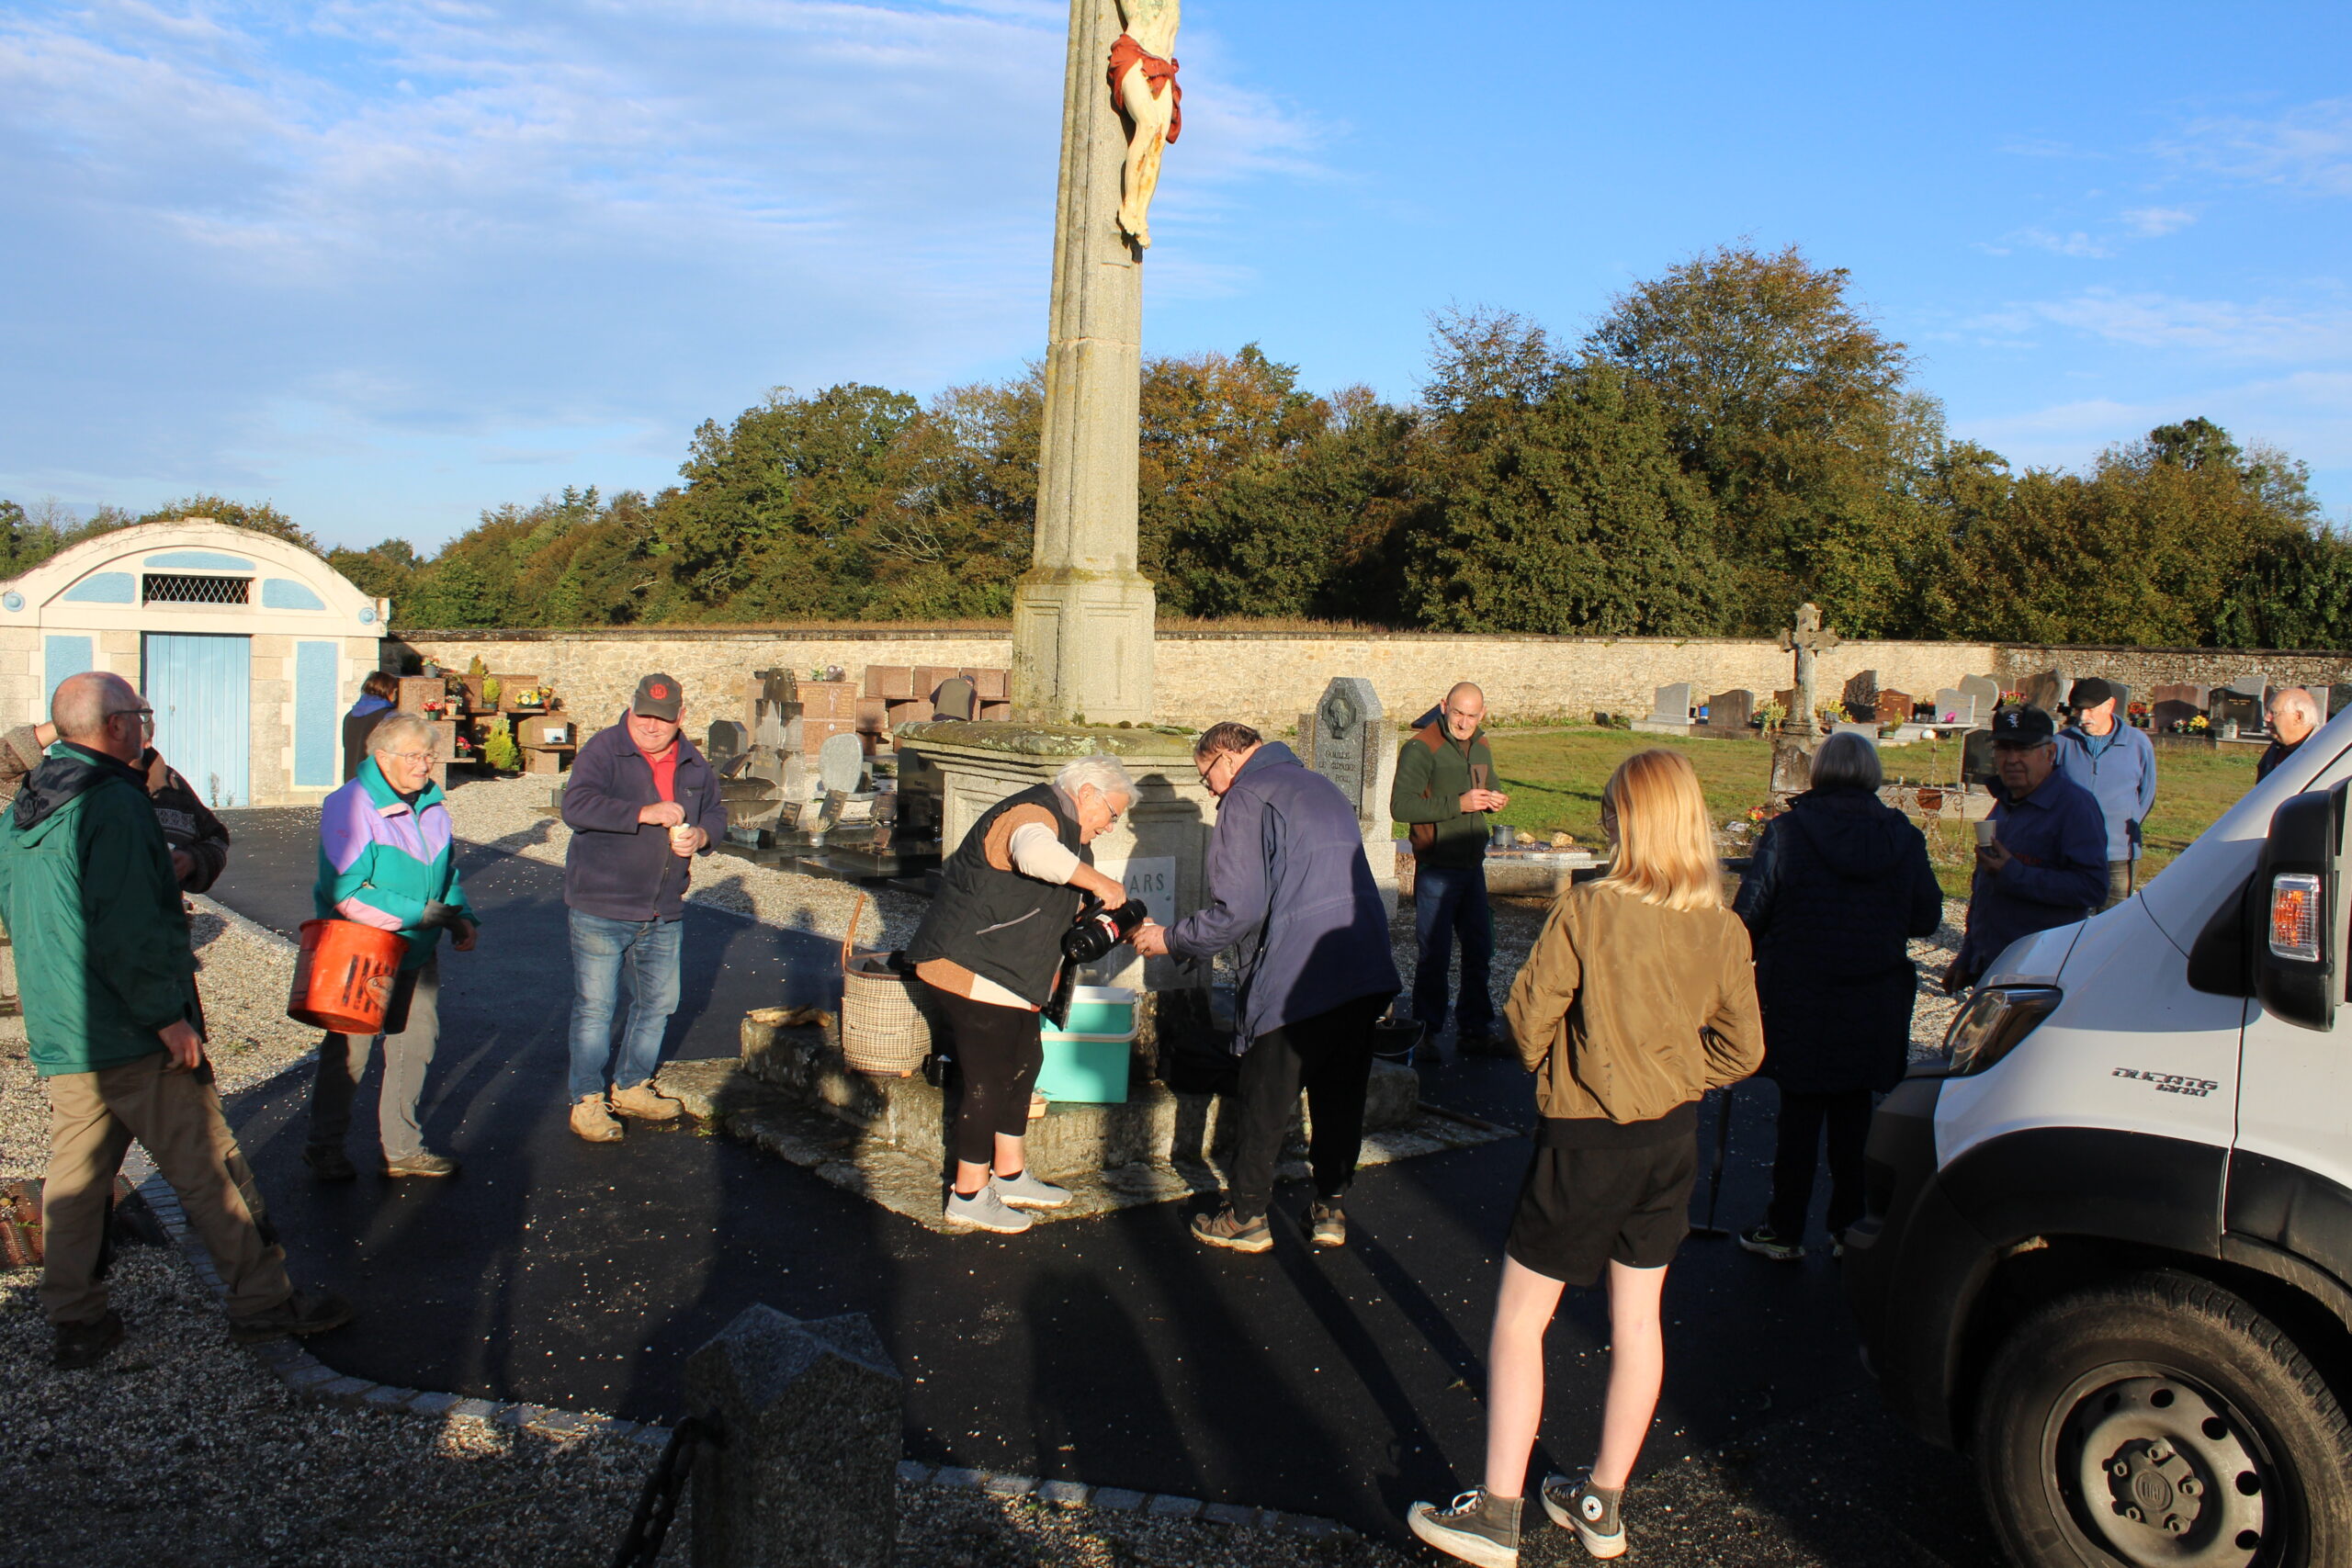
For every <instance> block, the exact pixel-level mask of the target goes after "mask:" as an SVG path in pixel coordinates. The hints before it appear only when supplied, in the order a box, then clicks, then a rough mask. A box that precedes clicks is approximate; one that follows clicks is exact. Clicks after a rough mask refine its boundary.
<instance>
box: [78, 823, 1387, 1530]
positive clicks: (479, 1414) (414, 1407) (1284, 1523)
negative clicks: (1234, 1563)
mask: <svg viewBox="0 0 2352 1568" xmlns="http://www.w3.org/2000/svg"><path fill="white" fill-rule="evenodd" d="M507 853H511V852H507ZM515 858H516V859H529V858H531V857H528V856H520V855H518V856H515ZM194 902H195V903H196V904H197V906H198V908H201V909H203V910H204V911H205V912H206V913H208V914H211V915H215V916H218V917H219V918H220V919H222V920H224V921H226V922H227V923H229V924H230V925H232V926H234V927H236V928H238V929H239V930H240V931H243V932H245V933H247V934H250V935H252V936H254V937H255V938H256V939H258V940H260V941H263V942H270V943H274V944H276V945H277V946H281V947H285V948H288V949H292V948H294V947H295V945H296V944H295V943H294V942H293V941H292V940H290V939H289V938H288V937H286V936H284V935H282V934H280V933H279V932H277V931H271V930H269V929H268V928H267V927H266V926H262V925H259V924H256V923H255V922H254V921H253V920H250V919H246V918H245V917H244V916H243V915H240V914H238V913H237V912H236V911H235V910H233V909H231V908H227V907H226V906H224V905H222V904H220V903H219V902H217V901H215V900H213V899H211V898H206V897H196V898H195V899H194ZM711 908H714V909H718V912H720V913H725V914H741V911H739V910H733V909H727V908H724V907H722V906H716V905H714V906H711ZM742 918H744V919H750V920H752V921H753V922H755V923H756V922H757V921H758V917H757V916H755V915H743V916H742ZM317 1059H318V1053H317V1051H315V1050H312V1051H307V1052H305V1053H303V1055H300V1056H299V1057H297V1058H295V1059H294V1060H292V1061H290V1062H288V1064H287V1065H286V1066H285V1067H283V1068H281V1069H280V1070H279V1074H278V1076H283V1075H284V1074H285V1073H286V1072H290V1071H293V1070H295V1069H296V1068H299V1067H300V1066H304V1065H305V1064H307V1063H311V1062H315V1061H316V1060H317ZM121 1170H122V1174H123V1175H124V1176H125V1177H126V1178H128V1179H130V1182H131V1184H132V1185H133V1186H134V1187H136V1188H137V1189H138V1190H139V1195H140V1196H141V1198H142V1199H144V1200H145V1201H146V1203H147V1207H148V1208H149V1210H151V1211H152V1212H153V1213H154V1215H155V1218H156V1219H157V1221H159V1222H160V1223H161V1224H162V1225H163V1227H164V1234H165V1235H168V1236H170V1237H171V1239H172V1242H173V1244H174V1245H175V1247H178V1249H179V1252H180V1255H181V1256H182V1257H183V1258H186V1259H187V1263H188V1266H189V1269H190V1271H191V1272H192V1273H193V1274H194V1275H195V1276H196V1279H197V1280H198V1282H199V1283H201V1284H202V1285H203V1286H204V1287H205V1288H206V1289H207V1290H208V1291H209V1292H211V1293H212V1294H213V1295H214V1296H217V1297H225V1296H227V1295H228V1293H229V1289H228V1286H227V1285H226V1284H225V1283H223V1282H222V1280H221V1279H220V1270H219V1269H216V1268H215V1267H214V1266H213V1263H212V1258H211V1255H210V1254H209V1253H208V1252H206V1250H205V1248H204V1244H203V1242H202V1241H200V1240H199V1239H198V1237H197V1235H195V1233H194V1232H193V1231H191V1230H190V1229H189V1228H188V1224H187V1213H186V1211H185V1210H183V1209H182V1208H181V1207H180V1201H179V1194H177V1193H176V1192H175V1191H173V1190H172V1187H171V1184H170V1183H169V1182H167V1181H165V1180H164V1176H163V1173H162V1172H161V1171H159V1170H157V1169H156V1168H155V1165H154V1162H153V1160H152V1159H150V1158H148V1156H147V1151H146V1150H145V1149H143V1148H141V1147H140V1146H139V1145H136V1144H133V1145H131V1146H130V1148H129V1149H128V1150H126V1151H125V1152H124V1155H123V1159H122V1166H121ZM243 1349H244V1351H245V1353H246V1354H247V1355H248V1356H250V1357H251V1358H252V1359H253V1360H254V1363H255V1364H256V1365H257V1366H259V1367H260V1368H262V1369H263V1370H264V1371H267V1372H268V1373H269V1374H270V1375H271V1376H273V1377H275V1378H276V1379H277V1382H279V1384H280V1385H282V1386H283V1387H284V1388H285V1389H286V1391H287V1392H288V1393H292V1394H296V1395H300V1396H303V1397H306V1398H311V1399H315V1400H317V1401H319V1402H320V1403H322V1404H339V1405H343V1406H345V1407H348V1408H355V1409H372V1410H381V1411H386V1412H390V1413H399V1414H405V1415H413V1416H439V1417H441V1418H443V1419H445V1420H473V1421H482V1422H488V1423H491V1424H492V1425H496V1426H502V1427H508V1428H510V1429H512V1430H514V1431H516V1432H525V1431H527V1432H530V1433H532V1434H533V1435H535V1436H537V1437H542V1438H548V1439H549V1440H551V1441H556V1442H575V1441H587V1440H594V1439H596V1438H607V1439H610V1440H612V1441H615V1442H629V1443H637V1444H640V1445H642V1446H644V1447H646V1448H649V1449H656V1450H658V1449H662V1448H666V1447H667V1446H668V1445H669V1441H670V1428H669V1427H664V1426H660V1425H657V1424H655V1423H653V1422H650V1421H649V1422H646V1423H643V1424H642V1425H640V1424H639V1423H637V1422H634V1421H626V1420H623V1419H621V1418H620V1417H618V1416H607V1415H604V1414H601V1413H598V1412H594V1411H576V1410H558V1409H554V1408H551V1407H549V1406H547V1405H537V1404H516V1403H512V1402H503V1401H492V1400H487V1399H470V1398H466V1397H464V1396H462V1395H459V1394H455V1393H435V1392H433V1391H431V1390H422V1391H420V1390H417V1389H413V1388H399V1387H395V1386H392V1385H390V1384H387V1383H378V1382H370V1381H368V1379H365V1378H356V1377H347V1376H345V1375H344V1374H342V1373H340V1372H337V1371H335V1370H334V1368H332V1367H330V1366H328V1365H327V1364H326V1363H325V1362H323V1361H322V1360H320V1359H318V1358H317V1357H316V1356H314V1355H312V1354H311V1352H310V1351H308V1350H306V1349H304V1348H302V1346H301V1345H300V1343H299V1342H298V1341H294V1340H289V1339H271V1340H265V1341H263V1342H262V1343H261V1344H259V1345H248V1346H245V1347H243ZM899 1481H900V1482H901V1483H912V1484H916V1485H932V1486H944V1487H950V1488H956V1489H962V1490H969V1491H978V1492H981V1493H985V1494H987V1495H991V1496H997V1497H1007V1498H1012V1497H1023V1496H1025V1497H1029V1498H1031V1499H1032V1500H1034V1501H1035V1502H1037V1503H1040V1504H1043V1505H1045V1506H1049V1507H1062V1508H1074V1507H1091V1508H1095V1509H1099V1510H1101V1511H1102V1512H1104V1513H1134V1512H1136V1511H1137V1510H1139V1509H1145V1508H1146V1504H1147V1503H1148V1505H1149V1506H1148V1510H1146V1511H1148V1513H1149V1514H1150V1515H1151V1516H1152V1517H1156V1518H1176V1519H1187V1520H1193V1521H1196V1522H1201V1523H1206V1524H1216V1525H1223V1526H1227V1527H1228V1528H1231V1529H1252V1528H1254V1529H1264V1530H1279V1531H1282V1532H1283V1533H1286V1534H1291V1535H1297V1536H1304V1537H1306V1538H1308V1539H1310V1540H1319V1539H1324V1538H1332V1539H1340V1540H1347V1539H1352V1538H1353V1537H1354V1536H1355V1534H1356V1532H1355V1531H1354V1530H1351V1529H1349V1528H1348V1527H1346V1526H1345V1525H1342V1524H1340V1522H1339V1521H1338V1520H1336V1519H1324V1518H1317V1517H1313V1516H1311V1515H1306V1514H1284V1513H1279V1512H1277V1511H1275V1510H1274V1509H1272V1508H1255V1507H1250V1506H1247V1505H1244V1504H1238V1503H1207V1504H1204V1503H1203V1502H1201V1501H1200V1500H1199V1499H1198V1498H1194V1497H1179V1496H1175V1495H1169V1494H1159V1495H1147V1494H1145V1493H1142V1492H1136V1491H1132V1490H1129V1489H1128V1488H1126V1487H1122V1486H1090V1485H1088V1484H1087V1483H1084V1482H1082V1481H1041V1480H1039V1479H1038V1478H1037V1477H1035V1476H1031V1475H1000V1474H995V1473H992V1472H987V1471H980V1470H972V1469H968V1468H964V1467H960V1466H950V1467H944V1468H934V1467H933V1466H932V1465H929V1464H925V1463H923V1462H922V1461H919V1460H900V1461H899Z"/></svg>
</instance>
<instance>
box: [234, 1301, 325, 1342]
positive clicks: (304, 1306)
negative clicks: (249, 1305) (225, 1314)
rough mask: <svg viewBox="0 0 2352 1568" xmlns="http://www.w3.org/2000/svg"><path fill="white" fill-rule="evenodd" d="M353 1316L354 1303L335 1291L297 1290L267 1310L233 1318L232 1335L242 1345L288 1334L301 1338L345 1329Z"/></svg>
mask: <svg viewBox="0 0 2352 1568" xmlns="http://www.w3.org/2000/svg"><path fill="white" fill-rule="evenodd" d="M352 1315H353V1309H352V1305H351V1303H349V1302H347V1301H345V1300H344V1299H343V1298H342V1297H341V1296H338V1295H336V1294H335V1293H334V1292H333V1291H321V1292H319V1293H318V1294H317V1295H314V1296H313V1295H306V1294H304V1293H303V1292H300V1291H297V1292H294V1293H293V1294H292V1295H290V1296H288V1297H287V1298H286V1299H285V1300H284V1301H282V1302H280V1303H277V1305H276V1306H274V1307H272V1308H270V1309H269V1310H268V1311H267V1312H257V1313H254V1314H253V1315H252V1316H250V1317H232V1318H231V1319H230V1320H229V1337H230V1338H231V1339H232V1340H233V1341H235V1342H236V1343H237V1344H240V1345H258V1344H260V1343H261V1342H262V1341H264V1340H266V1339H276V1338H277V1337H280V1336H282V1335H288V1334H290V1335H293V1336H294V1337H296V1338H298V1339H299V1338H302V1337H307V1336H309V1335H312V1334H324V1333H325V1332H326V1331H327V1330H328V1329H330V1328H341V1327H342V1326H343V1325H345V1324H346V1323H349V1322H350V1321H351V1319H352Z"/></svg>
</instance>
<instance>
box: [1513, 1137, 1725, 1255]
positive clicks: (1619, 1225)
mask: <svg viewBox="0 0 2352 1568" xmlns="http://www.w3.org/2000/svg"><path fill="white" fill-rule="evenodd" d="M1698 1178H1699V1139H1698V1113H1697V1102H1696V1101H1693V1102H1692V1103H1691V1104H1690V1105H1685V1106H1683V1107H1681V1108H1679V1110H1677V1111H1673V1112H1670V1113H1669V1114H1668V1115H1666V1116H1663V1117H1660V1118H1659V1119H1658V1120H1657V1121H1656V1122H1635V1123H1631V1124H1623V1125H1621V1124H1618V1123H1613V1122H1602V1123H1600V1124H1599V1125H1597V1126H1596V1125H1592V1124H1589V1123H1579V1122H1545V1123H1544V1127H1543V1129H1542V1130H1541V1131H1539V1132H1538V1133H1537V1134H1536V1146H1535V1157H1534V1158H1533V1159H1532V1160H1531V1161H1529V1162H1528V1167H1527V1179H1526V1180H1524V1181H1522V1182H1521V1183H1520V1188H1519V1204H1518V1207H1517V1208H1516V1209H1514V1210H1513V1211H1512V1213H1511V1217H1510V1240H1509V1241H1508V1242H1506V1243H1504V1245H1503V1254H1504V1256H1505V1257H1508V1258H1513V1259H1515V1260H1516V1261H1517V1262H1518V1263H1519V1265H1520V1266H1521V1268H1523V1269H1533V1270H1534V1271H1535V1272H1536V1273H1538V1274H1541V1275H1543V1276H1544V1277H1545V1278H1546V1279H1552V1280H1563V1281H1565V1282H1566V1283H1568V1284H1571V1285H1589V1284H1592V1283H1594V1282H1595V1281H1596V1280H1599V1279H1600V1275H1601V1269H1602V1265H1604V1264H1606V1263H1610V1262H1612V1261H1614V1262H1618V1263H1623V1264H1625V1265H1626V1266H1627V1267H1629V1268H1634V1269H1663V1268H1665V1267H1666V1266H1667V1265H1668V1264H1669V1263H1671V1262H1673V1261H1674V1255H1675V1253H1676V1251H1677V1250H1679V1248H1680V1247H1681V1246H1682V1238H1683V1237H1684V1236H1686V1235H1690V1234H1691V1186H1692V1185H1693V1184H1694V1183H1695V1182H1696V1181H1697V1180H1698Z"/></svg>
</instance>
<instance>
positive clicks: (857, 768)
mask: <svg viewBox="0 0 2352 1568" xmlns="http://www.w3.org/2000/svg"><path fill="white" fill-rule="evenodd" d="M817 787H818V788H820V789H821V790H824V791H826V792H827V793H828V794H830V793H831V792H832V791H834V790H840V791H841V792H842V794H844V795H857V794H860V793H862V792H863V790H864V789H865V741H863V740H861V739H858V738H857V737H856V736H854V735H833V736H828V737H827V738H826V739H825V742H824V744H823V745H821V746H820V747H818V748H817Z"/></svg>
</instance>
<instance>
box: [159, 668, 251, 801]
mask: <svg viewBox="0 0 2352 1568" xmlns="http://www.w3.org/2000/svg"><path fill="white" fill-rule="evenodd" d="M141 659H142V660H143V662H144V664H145V669H146V678H145V680H144V681H142V682H141V690H143V691H144V692H145V693H146V694H147V703H148V705H149V706H151V707H153V709H154V710H155V750H158V751H161V752H162V753H163V754H164V761H167V762H169V763H171V765H172V766H174V767H175V768H177V769H178V770H179V771H180V773H181V775H182V776H183V777H185V778H186V779H187V782H188V786H189V787H190V788H192V789H194V790H195V791H196V793H197V794H198V795H202V796H203V797H204V802H205V804H206V805H208V806H209V807H213V808H214V809H215V810H220V809H221V808H223V807H232V806H251V805H252V804H253V803H254V797H253V788H252V784H251V780H250V778H249V776H248V773H247V770H248V767H249V766H250V758H251V756H252V751H253V733H252V726H251V723H250V718H251V712H252V700H253V642H252V640H251V639H250V638H247V637H203V636H194V637H191V636H183V635H181V634H179V633H176V632H168V633H167V632H149V633H148V634H147V635H146V637H145V638H144V641H143V645H142V647H141Z"/></svg>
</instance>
